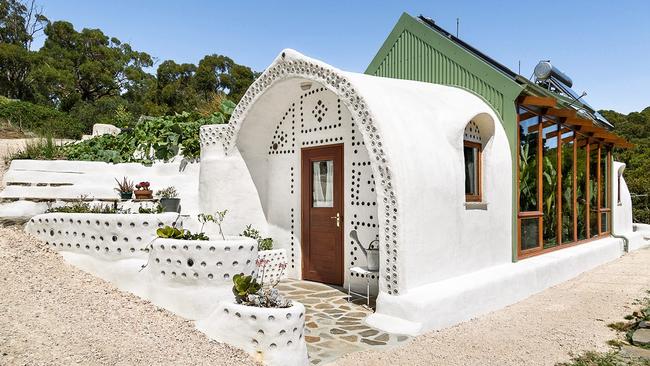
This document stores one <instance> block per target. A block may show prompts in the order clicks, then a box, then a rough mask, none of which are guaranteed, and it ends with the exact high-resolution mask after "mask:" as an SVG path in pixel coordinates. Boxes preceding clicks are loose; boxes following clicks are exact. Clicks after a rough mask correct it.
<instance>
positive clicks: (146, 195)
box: [133, 189, 153, 200]
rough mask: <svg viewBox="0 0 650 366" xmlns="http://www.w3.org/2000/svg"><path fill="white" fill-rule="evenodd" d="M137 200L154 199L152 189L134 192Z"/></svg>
mask: <svg viewBox="0 0 650 366" xmlns="http://www.w3.org/2000/svg"><path fill="white" fill-rule="evenodd" d="M133 193H134V194H135V199H136V200H150V199H152V198H153V191H152V190H150V189H147V190H145V189H138V190H136V191H134V192H133Z"/></svg>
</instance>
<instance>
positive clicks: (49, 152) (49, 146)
mask: <svg viewBox="0 0 650 366" xmlns="http://www.w3.org/2000/svg"><path fill="white" fill-rule="evenodd" d="M64 158H65V155H64V152H63V151H62V145H60V144H57V143H56V142H55V141H54V139H52V137H47V138H42V139H36V140H30V141H27V143H26V144H25V147H24V148H23V149H22V150H20V151H17V152H15V153H12V154H10V155H9V156H7V158H6V162H7V163H8V162H10V161H11V160H14V159H32V160H36V159H38V160H55V159H64Z"/></svg>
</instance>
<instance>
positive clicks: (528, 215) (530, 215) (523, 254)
mask: <svg viewBox="0 0 650 366" xmlns="http://www.w3.org/2000/svg"><path fill="white" fill-rule="evenodd" d="M516 110H517V130H519V128H520V123H521V121H522V120H525V119H529V118H531V117H533V116H537V118H538V124H537V156H536V159H537V169H538V174H537V179H538V180H537V190H538V192H537V193H538V207H537V210H538V211H527V212H521V211H519V209H520V207H521V206H520V202H519V199H520V192H519V183H520V182H519V153H517V161H516V170H517V195H516V196H517V202H516V205H517V206H516V207H517V259H525V258H528V257H533V256H537V255H540V254H544V253H548V252H552V251H555V250H560V249H564V248H568V247H571V246H575V245H579V244H583V243H587V242H590V241H594V240H598V239H601V238H603V237H606V236H609V235H611V222H612V215H611V211H612V209H611V207H603V206H604V205H603V201H604V200H606V199H607V196H608V195H609V201H610V204H611V203H612V202H611V201H612V200H611V194H612V193H613V192H612V180H613V177H612V176H611V174H610V173H611V171H612V169H611V164H612V154H611V149H612V146H611V143H607V142H604V141H603V140H602V139H597V138H595V137H594V136H593V133H589V132H583V131H581V128H580V127H576V126H573V125H568V124H566V123H565V121H566V119H565V118H557V119H556V120H555V121H556V123H557V124H558V132H557V136H555V135H554V136H552V137H557V139H558V143H557V146H558V148H557V154H558V155H557V156H558V160H557V161H558V184H557V196H558V197H560V196H561V193H562V176H561V174H562V173H561V170H562V165H563V162H562V148H563V146H562V134H563V133H566V132H569V130H570V131H573V136H572V141H573V145H572V148H573V169H572V171H573V197H572V201H573V202H572V204H573V241H571V242H567V243H562V204H563V203H562V202H558V203H556V210H557V212H558V213H557V215H556V217H557V219H556V222H554V223H545V222H544V217H543V208H542V207H540V205H542V202H543V180H542V178H541V177H542V173H543V167H542V165H541V164H540V160H541V159H542V155H543V146H542V140H543V136H542V134H543V129H544V127H545V124H544V123H542V121H543V119H544V118H545V117H546V118H547V119H551V118H549V117H552V116H548V115H546V114H545V112H546V109H544V108H540V109H539V110H535V109H532V108H528V107H525V106H523V105H517V107H516ZM522 116H524V117H525V118H524V119H522ZM580 139H584V140H585V141H586V143H585V146H583V147H579V146H578V141H579V140H580ZM592 144H597V146H598V161H597V176H596V179H597V180H596V182H595V183H596V184H597V188H596V192H597V194H598V197H597V203H596V204H597V205H598V210H596V212H597V214H598V218H597V224H598V233H597V235H596V236H594V237H591V233H590V230H591V227H590V222H589V219H590V217H589V216H590V212H589V211H590V209H591V207H590V204H591V202H590V199H591V197H590V191H589V189H588V188H589V183H590V181H591V177H590V171H589V169H590V167H589V164H590V155H591V154H590V148H591V146H590V145H592ZM520 146H521V139H520V134H519V133H517V149H520V148H521V147H520ZM579 148H583V149H584V150H585V157H586V159H585V165H586V166H585V173H586V179H585V194H586V197H585V198H586V200H585V201H586V202H585V216H586V217H585V227H586V232H587V233H586V234H587V237H586V238H585V239H583V240H578V212H577V210H578V207H577V199H578V197H577V183H578V182H577V176H578V174H577V167H578V161H577V160H578V159H577V154H578V149H579ZM605 151H606V159H607V170H608V171H607V172H605V175H604V176H603V177H601V176H602V174H601V172H600V170H601V159H602V158H603V156H602V154H603V153H604V152H605ZM602 178H604V179H606V180H607V182H608V183H609V184H607V187H606V188H607V189H608V190H609V191H610V192H602V193H601V184H602V182H601V179H602ZM602 195H604V197H602ZM604 212H607V213H608V215H607V216H606V217H607V220H608V225H607V228H608V231H604V232H603V231H602V213H604ZM534 218H537V219H538V220H539V223H538V228H539V238H538V245H537V247H534V248H530V249H526V250H522V249H521V244H522V243H521V225H522V220H526V219H534ZM544 225H557V237H558V238H557V242H558V244H557V245H556V246H554V247H551V248H546V249H544V238H543V233H544Z"/></svg>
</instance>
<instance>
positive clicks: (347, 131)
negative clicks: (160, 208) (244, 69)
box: [202, 50, 512, 293]
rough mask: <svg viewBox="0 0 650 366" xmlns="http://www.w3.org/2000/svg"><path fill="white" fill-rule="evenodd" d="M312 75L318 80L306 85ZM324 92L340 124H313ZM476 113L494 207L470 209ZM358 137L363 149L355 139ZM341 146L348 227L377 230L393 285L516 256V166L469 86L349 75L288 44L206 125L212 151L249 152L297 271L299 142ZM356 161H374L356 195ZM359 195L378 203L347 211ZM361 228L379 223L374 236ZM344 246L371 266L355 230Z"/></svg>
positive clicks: (267, 208)
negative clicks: (231, 109)
mask: <svg viewBox="0 0 650 366" xmlns="http://www.w3.org/2000/svg"><path fill="white" fill-rule="evenodd" d="M325 77H327V79H324V78H325ZM306 83H310V84H311V85H310V88H309V89H308V88H306V87H305V86H306ZM303 87H305V88H304V89H303ZM305 89H306V90H305ZM319 100H320V101H321V102H324V103H325V105H327V106H329V108H330V109H329V110H328V111H327V112H328V113H331V112H333V111H334V108H333V107H332V106H333V105H335V106H336V112H337V114H335V116H336V115H338V114H339V113H340V115H341V116H342V117H343V118H342V121H341V122H342V124H341V126H338V124H336V126H335V127H334V128H331V129H323V130H321V129H320V127H321V126H322V127H325V126H327V125H330V124H331V123H332V122H331V121H329V120H327V119H326V120H324V121H322V122H320V124H321V126H319V124H318V123H314V117H315V116H316V115H315V114H314V113H311V112H312V111H313V110H314V109H315V108H318V106H317V105H316V104H315V103H316V102H318V101H319ZM301 102H302V104H301ZM339 109H340V110H339ZM351 111H352V112H351ZM283 117H284V119H283ZM473 118H474V119H476V120H477V121H478V122H479V124H480V125H482V127H481V129H482V133H483V134H484V135H485V136H484V138H485V144H484V161H483V165H484V166H483V168H484V169H483V180H484V186H483V191H484V197H485V202H483V208H485V207H487V209H478V210H477V209H469V208H468V207H466V206H465V205H464V201H465V196H464V172H463V169H464V165H463V152H462V146H463V145H462V140H463V131H464V129H465V126H466V125H467V123H469V121H470V120H472V119H473ZM346 125H347V126H346ZM312 126H318V127H319V129H318V130H316V131H315V130H314V129H313V128H311V127H312ZM305 130H307V132H306V133H305ZM359 141H361V145H356V146H352V144H353V143H357V144H358V143H359ZM341 142H343V143H344V145H345V154H346V156H345V160H346V163H345V164H346V168H345V174H346V178H345V180H346V183H345V186H346V187H345V191H346V192H347V193H346V195H345V200H346V219H345V225H346V226H345V228H344V233H345V235H346V236H347V233H348V232H349V231H350V230H351V229H352V228H354V226H357V227H360V228H361V230H360V231H362V232H361V233H360V236H361V237H362V240H363V241H364V242H365V243H368V242H369V241H370V240H371V239H373V238H374V237H376V235H378V234H379V239H380V241H381V244H382V246H381V249H382V251H381V256H382V259H381V262H382V267H381V273H380V274H381V275H380V279H379V280H380V284H381V283H383V288H385V289H386V291H387V292H389V293H393V292H395V293H396V292H397V291H398V290H399V291H400V292H404V291H408V290H409V289H411V288H416V287H417V286H420V285H422V284H426V283H429V282H432V281H438V280H441V279H445V278H449V277H451V276H455V275H459V274H463V273H468V272H471V271H476V270H479V269H481V268H485V267H488V266H492V265H496V264H501V263H508V262H509V261H510V258H511V244H510V243H511V237H510V235H511V233H510V221H509V218H510V215H511V214H512V213H511V189H512V186H511V183H510V178H509V177H510V176H511V171H512V170H511V165H510V154H509V150H508V144H507V140H506V137H505V132H504V131H503V128H502V127H501V124H500V123H499V121H498V118H497V117H496V116H495V114H494V113H493V112H492V110H491V109H490V107H489V106H488V105H487V104H485V103H484V102H483V101H482V100H481V99H480V98H478V97H476V96H474V95H472V94H470V93H469V92H467V91H464V90H461V89H457V88H452V87H446V86H440V85H433V84H428V83H420V82H413V81H405V80H396V79H388V78H378V77H371V76H367V75H362V74H354V73H346V72H342V71H340V70H336V69H334V68H333V67H331V66H329V65H326V64H323V63H321V62H319V61H316V60H313V59H310V58H308V57H305V56H303V55H300V54H297V53H296V52H295V51H291V50H285V51H284V52H283V53H282V54H281V56H279V57H278V58H277V59H276V61H275V62H274V63H273V64H272V65H271V67H269V69H267V71H266V72H265V73H264V74H263V75H262V76H261V77H260V78H259V79H258V81H257V82H256V83H255V84H254V85H253V86H251V88H250V89H249V91H248V92H247V94H246V96H245V97H244V98H243V99H242V102H241V103H240V104H239V105H238V107H237V109H236V110H235V113H234V114H233V118H232V119H231V122H230V126H226V127H223V126H222V127H219V128H213V127H210V126H207V127H204V128H203V134H202V143H203V149H204V151H213V150H215V149H216V150H219V149H224V148H225V152H226V153H228V152H229V151H236V149H237V150H238V151H239V152H241V155H242V157H243V159H244V161H245V162H246V165H247V167H248V169H249V171H250V172H251V177H252V179H253V181H254V182H255V186H256V189H257V191H258V194H259V197H260V202H261V205H262V208H263V210H264V214H265V216H266V219H267V221H268V222H269V231H270V232H271V233H272V235H274V238H275V239H276V241H278V242H280V243H282V244H281V245H289V247H288V248H287V249H288V250H289V256H290V259H291V260H292V262H291V265H292V268H291V269H292V270H293V271H292V272H290V274H292V275H293V276H296V277H297V276H299V275H300V269H299V266H300V262H299V261H300V256H299V255H300V252H299V250H300V245H299V239H300V238H299V235H300V226H299V225H300V222H299V218H300V212H299V208H300V206H299V203H300V201H299V199H300V192H299V188H300V187H299V182H300V171H299V164H298V162H299V157H300V151H299V149H300V148H302V147H306V146H310V147H311V146H319V145H329V144H334V143H341ZM276 144H277V145H276ZM221 145H223V147H221ZM365 147H369V148H370V150H367V149H365ZM355 150H356V151H355ZM364 150H366V151H364ZM351 152H353V153H354V154H355V155H356V156H350V155H349V154H350V153H351ZM369 152H371V153H369ZM366 156H367V158H366ZM355 159H359V160H357V161H355ZM365 159H367V160H365ZM359 161H361V162H364V161H365V162H366V163H367V164H366V165H362V169H361V170H362V171H361V174H362V176H363V178H362V179H359V180H357V181H361V180H362V181H363V182H362V183H361V184H359V187H356V188H359V196H362V195H364V196H363V197H358V198H357V197H354V196H356V195H354V194H353V195H350V196H348V194H350V193H357V192H356V191H355V187H354V178H352V177H353V175H352V168H353V166H351V165H350V162H355V164H356V163H358V162H359ZM354 167H356V165H355V166H354ZM292 168H293V169H292ZM355 174H358V172H357V171H355ZM367 177H369V178H370V179H368V178H367ZM379 187H381V189H380V188H379ZM366 193H369V194H368V195H365V194H366ZM375 196H376V197H375ZM357 199H360V200H361V201H363V200H367V201H368V202H370V203H373V202H374V203H376V206H371V209H370V210H362V212H361V214H360V215H359V214H357V215H356V218H355V216H354V214H351V212H350V211H351V210H354V209H355V207H351V206H354V205H352V204H351V202H352V201H354V200H357ZM375 207H377V211H376V213H375ZM379 208H381V210H379ZM398 208H399V209H398ZM371 216H372V219H371V218H370V217H371ZM374 220H376V223H375V222H374ZM364 224H365V228H370V230H366V232H365V233H364V232H363V231H364V230H363V228H364ZM345 253H346V261H345V262H346V266H349V265H350V264H352V262H353V261H354V262H355V264H356V263H359V264H363V263H361V261H360V260H359V257H360V256H359V255H358V252H356V251H355V250H354V247H352V246H351V241H350V240H349V239H347V238H346V248H345ZM355 256H356V257H357V260H355V259H354V258H355Z"/></svg>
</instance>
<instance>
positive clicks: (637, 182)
mask: <svg viewBox="0 0 650 366" xmlns="http://www.w3.org/2000/svg"><path fill="white" fill-rule="evenodd" d="M600 113H602V114H603V116H605V118H607V119H608V120H609V121H610V122H612V123H613V124H614V126H615V131H616V133H617V134H619V135H621V136H623V137H625V138H626V139H628V140H629V141H630V142H632V143H633V144H634V145H635V146H634V147H633V148H631V149H627V150H621V149H616V150H615V151H614V159H615V160H617V161H620V162H623V163H625V165H626V166H625V172H624V176H625V181H626V183H627V186H628V188H629V190H630V193H631V194H632V206H633V208H634V212H633V214H634V221H635V222H643V223H647V224H650V107H647V108H645V109H644V110H642V111H641V112H632V113H630V114H627V115H625V114H621V113H618V112H615V111H611V110H609V111H601V112H600Z"/></svg>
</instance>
